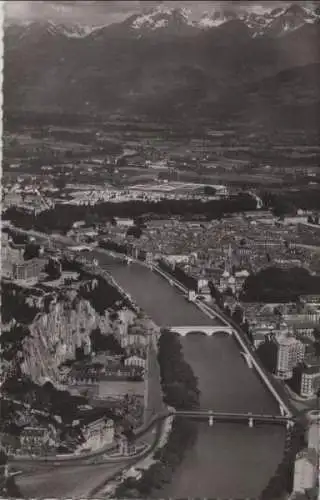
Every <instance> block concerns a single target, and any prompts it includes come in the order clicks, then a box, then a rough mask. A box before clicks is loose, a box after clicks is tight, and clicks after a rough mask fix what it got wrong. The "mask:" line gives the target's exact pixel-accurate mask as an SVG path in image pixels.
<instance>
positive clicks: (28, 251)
mask: <svg viewBox="0 0 320 500" xmlns="http://www.w3.org/2000/svg"><path fill="white" fill-rule="evenodd" d="M40 248H41V247H40V245H37V244H36V243H28V244H27V245H26V246H25V250H24V254H23V258H24V260H30V259H34V258H36V257H39V252H40Z"/></svg>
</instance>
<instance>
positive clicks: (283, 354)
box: [275, 335, 305, 380]
mask: <svg viewBox="0 0 320 500" xmlns="http://www.w3.org/2000/svg"><path fill="white" fill-rule="evenodd" d="M275 342H276V344H277V347H278V352H277V367H276V375H277V376H278V377H279V378H281V379H283V380H288V379H290V378H291V377H292V375H293V369H294V368H295V367H296V366H297V364H298V363H300V362H301V361H302V360H303V358H304V353H305V345H304V344H303V343H302V342H300V341H299V340H297V339H295V338H294V337H290V336H288V335H279V337H277V338H276V339H275Z"/></svg>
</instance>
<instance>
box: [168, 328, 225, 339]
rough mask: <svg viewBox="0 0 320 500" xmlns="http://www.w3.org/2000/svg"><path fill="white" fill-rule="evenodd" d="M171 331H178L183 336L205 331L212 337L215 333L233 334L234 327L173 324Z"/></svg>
mask: <svg viewBox="0 0 320 500" xmlns="http://www.w3.org/2000/svg"><path fill="white" fill-rule="evenodd" d="M169 330H170V331H171V332H176V333H178V334H179V335H181V336H182V337H185V336H186V335H188V333H198V332H199V333H204V334H205V335H208V336H209V337H211V336H212V335H214V334H215V333H219V332H220V333H226V334H228V335H232V333H233V328H232V327H231V326H228V325H219V326H216V325H213V326H171V327H169Z"/></svg>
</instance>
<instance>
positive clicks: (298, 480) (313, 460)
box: [293, 449, 317, 493]
mask: <svg viewBox="0 0 320 500" xmlns="http://www.w3.org/2000/svg"><path fill="white" fill-rule="evenodd" d="M316 481H317V452H316V451H315V450H313V449H306V450H303V451H302V452H300V453H298V455H297V457H296V461H295V465H294V482H293V491H294V492H295V493H297V492H299V493H304V492H305V491H306V490H308V489H312V488H314V487H315V485H316Z"/></svg>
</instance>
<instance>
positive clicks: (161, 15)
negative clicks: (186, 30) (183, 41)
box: [131, 4, 193, 30]
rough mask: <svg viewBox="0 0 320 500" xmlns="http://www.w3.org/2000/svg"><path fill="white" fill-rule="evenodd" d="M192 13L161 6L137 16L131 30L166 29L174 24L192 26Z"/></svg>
mask: <svg viewBox="0 0 320 500" xmlns="http://www.w3.org/2000/svg"><path fill="white" fill-rule="evenodd" d="M190 12H191V11H189V10H188V9H184V8H181V9H180V8H178V9H177V8H169V7H166V6H165V5H163V4H160V5H157V7H155V8H154V9H152V10H150V11H147V12H145V13H143V14H138V15H136V16H135V17H134V19H133V20H132V23H131V28H133V29H135V30H141V29H148V30H156V29H158V28H165V27H167V26H169V24H172V23H176V24H180V25H186V26H192V25H193V23H192V21H191V20H190V18H189V16H190Z"/></svg>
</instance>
